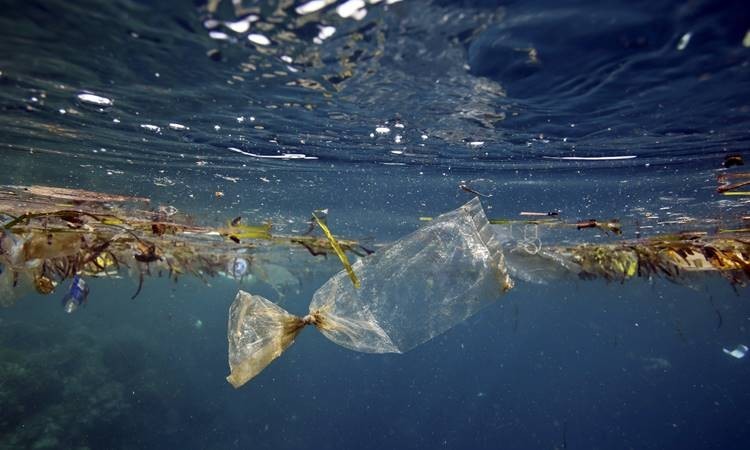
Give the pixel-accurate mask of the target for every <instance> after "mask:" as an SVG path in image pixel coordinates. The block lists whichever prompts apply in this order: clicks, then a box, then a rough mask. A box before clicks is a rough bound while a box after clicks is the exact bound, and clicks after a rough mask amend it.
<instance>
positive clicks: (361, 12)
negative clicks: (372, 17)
mask: <svg viewBox="0 0 750 450" xmlns="http://www.w3.org/2000/svg"><path fill="white" fill-rule="evenodd" d="M365 16H367V9H366V8H362V9H358V10H356V11H354V14H352V19H354V20H362V19H364V18H365Z"/></svg>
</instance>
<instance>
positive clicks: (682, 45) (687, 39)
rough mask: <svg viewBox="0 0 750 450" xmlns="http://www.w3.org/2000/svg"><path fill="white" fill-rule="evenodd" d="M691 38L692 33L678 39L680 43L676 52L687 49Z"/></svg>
mask: <svg viewBox="0 0 750 450" xmlns="http://www.w3.org/2000/svg"><path fill="white" fill-rule="evenodd" d="M691 37H693V33H689V32H688V33H685V34H683V35H682V37H681V38H680V42H678V43H677V50H679V51H683V50H685V48H687V46H688V44H689V43H690V38H691Z"/></svg>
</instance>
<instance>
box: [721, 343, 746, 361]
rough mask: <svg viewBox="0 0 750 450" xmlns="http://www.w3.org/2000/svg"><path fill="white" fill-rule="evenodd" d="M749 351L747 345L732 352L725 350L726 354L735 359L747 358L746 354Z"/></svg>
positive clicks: (741, 345)
mask: <svg viewBox="0 0 750 450" xmlns="http://www.w3.org/2000/svg"><path fill="white" fill-rule="evenodd" d="M748 350H750V348H748V347H747V345H743V344H740V345H738V346H737V347H735V348H734V350H731V351H730V350H727V349H726V348H725V349H724V353H726V354H727V355H729V356H732V357H734V358H737V359H742V358H744V357H745V354H747V351H748Z"/></svg>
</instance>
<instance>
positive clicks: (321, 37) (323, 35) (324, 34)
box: [313, 26, 336, 44]
mask: <svg viewBox="0 0 750 450" xmlns="http://www.w3.org/2000/svg"><path fill="white" fill-rule="evenodd" d="M334 33H336V27H332V26H326V27H321V26H319V31H318V35H317V36H315V38H314V39H313V42H315V43H316V44H321V43H323V41H325V40H326V39H328V38H329V37H331V36H333V35H334Z"/></svg>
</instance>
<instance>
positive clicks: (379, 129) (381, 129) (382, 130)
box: [375, 126, 391, 134]
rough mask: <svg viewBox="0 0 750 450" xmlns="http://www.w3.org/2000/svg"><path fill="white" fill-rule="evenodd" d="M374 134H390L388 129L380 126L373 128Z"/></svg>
mask: <svg viewBox="0 0 750 450" xmlns="http://www.w3.org/2000/svg"><path fill="white" fill-rule="evenodd" d="M375 132H376V133H378V134H388V133H390V132H391V129H390V128H388V127H384V126H380V127H377V128H375Z"/></svg>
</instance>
